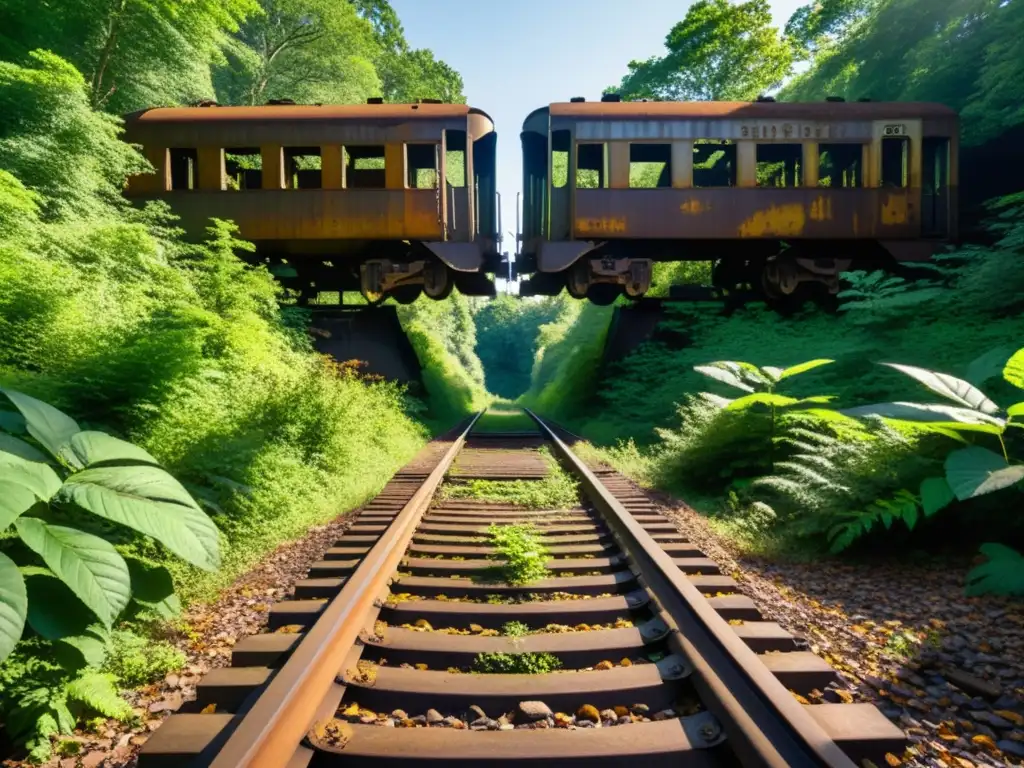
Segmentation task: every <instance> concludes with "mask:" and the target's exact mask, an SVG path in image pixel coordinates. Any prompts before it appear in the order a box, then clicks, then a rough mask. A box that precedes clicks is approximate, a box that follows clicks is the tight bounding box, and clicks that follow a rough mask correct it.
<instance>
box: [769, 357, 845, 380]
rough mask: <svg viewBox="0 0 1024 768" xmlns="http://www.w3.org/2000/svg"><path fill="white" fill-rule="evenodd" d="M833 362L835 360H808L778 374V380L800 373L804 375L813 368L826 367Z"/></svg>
mask: <svg viewBox="0 0 1024 768" xmlns="http://www.w3.org/2000/svg"><path fill="white" fill-rule="evenodd" d="M834 362H835V360H826V359H824V358H821V359H818V360H808V361H807V362H806V363H800V364H798V365H791V366H790V367H789V368H785V369H783V370H782V372H781V373H780V374H779V380H780V381H781V380H782V379H788V378H789V377H790V376H797V375H799V374H801V373H806V372H807V371H810V370H813V369H815V368H820V367H821V366H823V365H828V364H829V363H834Z"/></svg>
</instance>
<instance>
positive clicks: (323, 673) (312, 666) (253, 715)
mask: <svg viewBox="0 0 1024 768" xmlns="http://www.w3.org/2000/svg"><path fill="white" fill-rule="evenodd" d="M478 418H480V414H479V413H478V414H476V416H474V417H473V419H472V421H470V423H469V426H467V427H466V429H465V430H464V431H463V432H462V433H461V434H460V435H459V436H458V437H457V438H456V439H455V440H454V441H452V445H451V447H450V448H449V449H448V450H447V451H446V452H445V454H444V456H443V457H442V458H441V461H440V462H439V463H438V465H437V466H436V467H435V468H434V470H433V471H432V472H431V473H430V475H429V476H428V477H427V479H426V481H424V483H423V485H421V486H420V488H419V490H417V491H416V493H415V495H413V497H412V499H410V501H409V502H408V503H407V504H406V505H405V507H404V508H403V509H402V511H401V513H399V515H398V517H397V518H396V519H395V522H394V525H393V529H392V530H393V531H394V535H393V536H387V537H382V538H381V539H380V540H379V541H378V542H377V543H376V544H375V545H374V546H373V548H372V549H371V550H370V551H369V552H368V553H367V555H366V557H365V558H364V559H363V561H362V562H361V563H360V564H359V566H358V568H357V569H356V570H355V572H354V573H353V574H352V575H351V577H350V578H349V579H348V581H346V582H345V585H344V587H342V590H341V592H340V593H339V594H338V595H337V596H336V597H335V598H334V599H333V600H332V601H331V602H330V604H329V605H328V607H327V609H326V610H325V611H324V613H323V614H322V615H321V617H320V619H319V620H318V621H317V622H316V624H315V625H313V627H312V628H311V629H310V631H309V632H308V633H307V634H306V635H305V636H304V637H303V638H302V641H301V642H300V643H299V645H298V647H297V648H296V649H295V651H294V652H293V653H292V655H291V657H290V658H289V659H288V661H287V662H285V664H284V666H283V667H282V668H281V669H280V671H279V672H278V673H277V674H276V675H275V676H274V678H273V680H271V682H270V684H269V685H268V686H267V687H266V689H265V690H264V691H262V692H261V694H260V696H259V699H258V700H257V701H256V702H255V704H254V705H253V707H252V708H251V709H250V710H249V711H248V712H247V713H246V714H245V715H244V717H243V718H242V720H241V722H240V723H239V724H238V727H237V728H236V729H235V730H234V732H233V733H232V734H231V735H230V737H229V738H228V740H227V741H226V743H225V744H224V745H223V747H221V749H220V750H219V752H218V753H217V756H216V758H214V760H213V761H212V762H211V763H210V767H211V768H281V767H282V766H286V765H288V763H289V761H290V760H291V759H292V756H293V755H294V754H295V750H296V747H297V746H298V745H299V744H300V743H301V742H302V739H303V737H304V736H305V734H306V732H307V731H308V730H309V728H310V726H311V724H312V723H313V720H314V718H315V717H316V714H317V710H318V708H319V707H320V705H321V703H322V702H323V700H324V697H325V696H326V695H327V693H328V691H329V690H330V688H331V686H332V685H334V684H335V678H336V676H337V674H338V670H339V669H340V668H341V666H342V664H343V662H344V660H345V657H346V655H347V654H348V653H349V651H350V650H351V649H352V646H353V644H354V643H355V641H356V638H357V637H358V635H359V633H360V631H361V630H362V629H363V621H364V619H365V617H366V613H367V611H369V610H370V608H371V606H372V605H373V601H374V600H375V599H376V598H377V596H378V595H379V593H380V592H381V590H382V589H384V587H385V586H386V585H387V583H388V580H389V579H390V578H391V576H392V574H393V573H394V571H395V569H396V567H397V565H398V563H399V561H400V560H401V558H402V555H403V554H404V552H405V549H406V547H407V546H408V544H409V541H410V539H411V538H412V534H413V532H414V531H415V530H416V525H417V524H418V523H419V520H420V518H421V517H422V516H423V513H424V512H426V510H427V507H428V506H429V503H430V499H431V497H432V496H433V495H434V491H435V490H436V489H437V487H438V486H439V485H440V484H441V481H442V480H443V479H444V476H445V473H446V472H447V471H448V467H449V466H450V465H451V463H452V461H453V460H454V459H455V456H456V455H458V453H459V450H460V449H461V448H462V444H463V443H464V442H465V439H466V435H467V434H469V431H470V430H471V429H472V428H473V425H474V424H475V423H476V420H477V419H478Z"/></svg>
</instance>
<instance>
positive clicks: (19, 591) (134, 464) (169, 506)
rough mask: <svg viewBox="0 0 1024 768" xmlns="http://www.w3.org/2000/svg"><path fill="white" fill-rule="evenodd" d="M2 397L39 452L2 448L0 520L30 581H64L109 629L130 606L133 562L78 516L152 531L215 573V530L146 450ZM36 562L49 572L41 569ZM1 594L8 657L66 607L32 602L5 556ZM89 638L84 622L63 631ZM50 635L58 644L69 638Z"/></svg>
mask: <svg viewBox="0 0 1024 768" xmlns="http://www.w3.org/2000/svg"><path fill="white" fill-rule="evenodd" d="M0 394H3V395H5V396H6V398H7V399H8V400H9V401H10V402H11V403H12V404H13V405H14V406H15V407H16V408H17V410H18V412H19V413H20V415H21V417H22V419H24V425H25V430H26V431H27V433H28V434H29V435H30V436H31V439H33V440H35V441H36V443H37V446H38V447H36V446H33V445H32V444H30V443H28V442H25V441H23V440H20V439H19V438H16V437H14V436H11V435H8V436H6V437H5V440H4V442H2V443H0V470H3V483H4V485H5V486H6V487H8V488H9V489H10V490H11V491H12V493H11V495H10V496H8V497H7V498H6V499H5V500H4V502H3V504H2V506H0V512H2V513H3V519H2V521H0V522H2V523H3V524H4V525H5V526H11V525H12V524H13V526H14V530H15V531H16V533H17V537H18V539H20V542H21V544H22V545H24V548H27V551H23V550H22V549H18V548H17V547H16V546H13V542H14V540H13V539H11V540H9V541H8V547H11V548H9V549H8V552H9V553H11V554H13V555H14V556H15V557H17V558H18V561H19V562H22V563H23V564H24V565H25V566H29V567H31V568H32V575H33V576H36V577H37V578H38V577H44V578H45V577H46V576H51V577H56V578H57V579H59V580H60V581H62V582H63V583H64V584H65V585H66V586H67V587H68V588H69V589H70V590H71V592H72V593H73V594H74V596H75V598H77V599H78V600H80V601H81V602H82V603H83V604H84V605H85V606H86V607H87V608H88V609H89V611H90V612H91V613H92V614H93V615H94V616H95V618H98V619H99V620H100V622H101V624H102V625H103V626H104V627H106V628H109V627H110V626H111V625H112V624H113V622H114V620H115V619H116V618H117V617H118V616H119V615H120V614H121V612H122V611H123V610H124V609H125V608H126V607H127V606H128V602H129V600H130V599H131V593H132V580H131V574H130V572H129V568H128V564H127V563H126V562H125V560H124V558H123V557H122V556H121V554H120V553H119V552H118V551H117V550H116V549H115V548H114V545H113V544H111V543H110V542H109V541H107V540H106V539H105V538H101V537H100V536H97V535H95V534H93V533H90V532H88V531H87V530H82V529H80V528H79V527H77V526H75V525H74V523H75V522H76V520H75V516H74V512H75V511H76V510H81V511H85V512H90V513H92V514H94V515H97V516H99V517H101V518H104V519H107V520H111V521H113V522H116V523H118V524H120V525H123V526H126V527H128V528H132V529H135V530H137V531H140V532H142V533H145V534H148V535H149V536H152V537H153V538H154V539H156V540H157V541H159V542H160V543H162V544H163V545H164V546H166V547H167V548H168V549H169V550H171V551H172V552H174V553H175V554H177V555H178V556H180V557H182V558H184V559H185V560H188V561H189V562H191V563H193V564H194V565H197V566H200V567H203V568H206V569H208V570H214V569H216V568H217V566H218V564H219V558H220V554H219V549H218V540H217V529H216V528H215V527H214V525H213V523H212V522H211V521H210V519H209V518H208V517H207V516H206V514H205V513H203V511H202V510H201V509H200V508H199V506H198V504H197V503H196V502H195V500H194V499H192V497H191V496H190V495H189V494H188V492H187V491H185V489H184V488H183V487H182V486H181V485H180V484H179V483H178V482H177V481H176V480H175V479H174V478H173V477H171V475H169V474H168V473H167V472H166V471H165V470H163V469H162V468H160V467H158V466H155V460H154V459H153V458H152V457H151V456H150V455H149V454H148V453H146V452H145V451H143V450H142V449H140V448H138V447H137V446H134V445H131V444H130V443H126V442H124V441H122V440H118V439H116V438H114V437H111V436H110V435H105V434H103V433H101V432H85V431H82V430H81V429H80V428H79V427H78V424H77V423H76V422H75V421H74V420H73V419H71V418H70V417H69V416H67V415H65V414H64V413H62V412H60V411H59V410H57V409H56V408H54V407H52V406H50V405H48V404H46V403H43V402H41V401H39V400H36V399H34V398H31V397H29V396H27V395H25V394H22V393H21V392H16V391H14V390H9V389H3V388H0ZM12 448H13V449H14V450H13V452H12V451H11V450H10V449H12ZM38 448H44V449H45V450H46V451H47V452H48V453H49V454H50V456H49V457H47V456H45V455H44V454H43V453H42V452H41V451H39V450H38ZM26 457H28V458H26ZM140 462H142V463H141V464H140ZM61 523H65V524H61ZM67 523H70V525H69V524H67ZM29 553H34V555H35V556H36V557H35V558H33V557H32V556H31V554H29ZM39 562H42V563H44V564H45V565H46V566H47V568H49V571H47V570H46V569H43V568H39V567H37V566H38V563H39ZM0 587H2V588H0V604H2V608H0V616H2V617H3V619H4V621H3V623H2V624H0V638H2V641H0V651H2V652H3V655H4V656H6V655H7V654H9V653H10V652H11V650H12V649H13V648H14V644H15V643H16V642H17V641H18V639H19V638H20V636H21V632H22V629H23V626H24V622H25V619H26V618H28V619H29V621H30V622H31V623H32V624H33V628H34V629H36V631H37V632H39V631H41V627H40V626H39V622H40V621H41V620H46V619H45V616H46V614H47V613H53V612H58V613H61V614H63V613H64V612H65V611H67V610H68V607H67V606H66V605H64V604H60V603H56V602H51V601H49V600H45V599H44V600H43V601H41V602H39V603H38V604H34V601H31V600H30V601H26V599H25V598H26V592H27V590H26V586H25V583H24V581H22V578H21V575H20V573H19V571H18V568H17V566H16V565H15V564H14V562H13V561H12V560H10V559H9V558H8V557H7V556H3V560H0ZM29 597H30V598H31V597H32V595H31V593H29ZM30 603H31V604H30ZM85 631H86V626H85V625H84V624H83V625H81V626H76V627H74V628H73V629H68V631H67V633H66V634H67V635H79V634H81V633H83V632H85ZM41 634H42V632H41ZM47 636H49V637H50V639H61V638H62V637H63V636H65V634H64V633H59V634H57V635H56V636H53V635H49V634H48V635H47ZM0 658H2V657H0Z"/></svg>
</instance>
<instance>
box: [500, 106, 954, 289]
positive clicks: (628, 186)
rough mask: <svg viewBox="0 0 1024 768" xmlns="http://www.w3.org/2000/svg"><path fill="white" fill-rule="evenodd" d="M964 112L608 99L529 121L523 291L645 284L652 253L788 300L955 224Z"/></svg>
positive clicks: (932, 245)
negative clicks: (694, 263) (709, 266)
mask: <svg viewBox="0 0 1024 768" xmlns="http://www.w3.org/2000/svg"><path fill="white" fill-rule="evenodd" d="M958 128H959V121H958V117H957V115H956V113H955V112H954V111H953V110H951V109H949V108H947V107H945V106H942V105H939V104H926V103H886V102H849V103H847V102H843V101H842V100H841V99H829V100H827V101H825V102H821V103H781V102H775V101H774V100H773V99H758V101H756V102H625V101H620V100H619V99H618V97H617V96H615V95H606V96H605V97H603V98H602V101H601V102H600V103H598V102H589V103H588V102H586V101H585V100H583V99H573V100H571V101H570V102H568V103H554V104H550V105H548V106H546V107H543V108H541V109H538V110H536V111H534V112H533V113H531V114H530V115H529V116H528V117H527V118H526V121H525V122H524V124H523V132H522V136H521V138H522V149H523V196H524V200H523V232H522V234H521V246H520V253H519V254H517V258H516V261H517V267H518V269H517V271H518V272H519V273H520V274H531V273H532V277H530V278H529V279H528V280H526V281H524V284H523V288H522V290H521V293H524V294H546V295H552V294H556V293H558V292H559V291H561V290H562V288H563V287H566V288H567V289H568V291H569V293H570V294H572V295H573V296H575V297H578V298H581V297H584V296H586V297H589V298H590V299H591V300H593V301H596V302H599V303H609V302H611V301H613V300H614V299H615V297H616V296H618V295H620V294H621V293H623V292H625V294H627V295H628V296H631V297H638V296H642V295H643V294H644V293H645V292H646V291H647V290H648V288H649V287H650V283H651V271H652V262H654V261H685V260H700V261H711V262H712V263H713V264H714V266H713V272H712V274H713V281H714V284H715V286H716V287H718V288H723V289H734V288H735V287H736V286H743V285H746V286H750V285H753V286H755V288H756V289H757V290H758V291H759V292H760V294H761V295H762V296H764V297H767V298H768V299H769V300H779V301H785V300H787V297H791V296H793V295H794V294H798V292H802V291H804V290H806V289H807V288H810V289H811V290H812V291H813V290H818V291H819V292H821V294H822V295H825V296H827V295H828V294H829V293H831V294H835V293H836V292H837V291H838V286H839V274H840V272H842V271H845V270H848V269H858V268H876V267H878V266H883V267H884V266H887V265H893V264H896V263H899V262H913V261H920V260H927V259H928V258H930V256H931V255H932V254H933V253H935V252H936V251H937V250H938V249H940V248H941V247H942V246H943V245H944V244H946V243H948V242H950V241H952V240H954V239H955V238H956V236H957V215H956V211H957V208H956V202H957V201H956V193H957V155H958Z"/></svg>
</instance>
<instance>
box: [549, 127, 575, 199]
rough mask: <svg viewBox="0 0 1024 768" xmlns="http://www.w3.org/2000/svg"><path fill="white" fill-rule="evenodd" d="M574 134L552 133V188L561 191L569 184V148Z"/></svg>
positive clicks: (566, 132)
mask: <svg viewBox="0 0 1024 768" xmlns="http://www.w3.org/2000/svg"><path fill="white" fill-rule="evenodd" d="M571 146H572V134H571V133H570V132H569V131H552V132H551V186H553V187H554V188H555V189H561V188H562V187H564V186H565V185H566V184H568V183H569V148H570V147H571Z"/></svg>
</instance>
